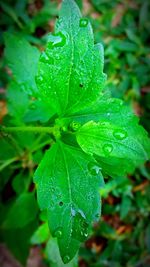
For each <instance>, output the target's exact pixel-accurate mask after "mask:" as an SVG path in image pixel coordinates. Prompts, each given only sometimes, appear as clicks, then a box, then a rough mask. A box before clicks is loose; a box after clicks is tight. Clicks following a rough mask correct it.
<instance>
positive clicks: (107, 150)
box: [103, 144, 113, 155]
mask: <svg viewBox="0 0 150 267" xmlns="http://www.w3.org/2000/svg"><path fill="white" fill-rule="evenodd" d="M103 151H104V153H105V154H106V155H109V154H110V153H111V152H112V151H113V146H112V145H111V144H105V145H104V146H103Z"/></svg>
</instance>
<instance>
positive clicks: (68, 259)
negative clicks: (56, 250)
mask: <svg viewBox="0 0 150 267" xmlns="http://www.w3.org/2000/svg"><path fill="white" fill-rule="evenodd" d="M69 261H70V257H69V256H68V255H66V256H64V257H63V262H64V263H68V262H69Z"/></svg>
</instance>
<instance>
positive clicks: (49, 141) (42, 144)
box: [31, 139, 54, 153]
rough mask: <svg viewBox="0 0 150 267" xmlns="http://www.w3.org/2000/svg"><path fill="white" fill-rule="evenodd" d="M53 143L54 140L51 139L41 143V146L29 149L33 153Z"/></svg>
mask: <svg viewBox="0 0 150 267" xmlns="http://www.w3.org/2000/svg"><path fill="white" fill-rule="evenodd" d="M53 143H54V140H53V139H50V140H47V141H45V142H43V143H41V144H39V145H37V146H35V147H33V148H32V149H31V153H33V152H35V151H36V150H39V149H41V148H42V147H43V146H46V145H52V144H53Z"/></svg>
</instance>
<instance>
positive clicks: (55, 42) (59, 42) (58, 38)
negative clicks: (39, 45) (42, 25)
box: [48, 32, 66, 48]
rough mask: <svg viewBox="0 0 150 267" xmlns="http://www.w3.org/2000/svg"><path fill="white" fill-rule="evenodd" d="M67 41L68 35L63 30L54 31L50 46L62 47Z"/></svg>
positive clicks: (50, 38) (49, 40)
mask: <svg viewBox="0 0 150 267" xmlns="http://www.w3.org/2000/svg"><path fill="white" fill-rule="evenodd" d="M65 43H66V36H65V35H64V34H63V33H62V32H58V33H54V34H51V35H50V36H49V39H48V48H55V47H62V46H64V45H65Z"/></svg>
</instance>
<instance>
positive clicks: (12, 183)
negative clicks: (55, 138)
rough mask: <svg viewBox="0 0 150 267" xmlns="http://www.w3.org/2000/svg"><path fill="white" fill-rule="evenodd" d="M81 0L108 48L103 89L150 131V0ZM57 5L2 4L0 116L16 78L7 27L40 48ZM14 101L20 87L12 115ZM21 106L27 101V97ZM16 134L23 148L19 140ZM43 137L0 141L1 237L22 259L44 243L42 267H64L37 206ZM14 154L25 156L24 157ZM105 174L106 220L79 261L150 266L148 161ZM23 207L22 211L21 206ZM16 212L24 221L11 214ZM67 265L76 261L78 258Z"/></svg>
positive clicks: (97, 36) (72, 266)
mask: <svg viewBox="0 0 150 267" xmlns="http://www.w3.org/2000/svg"><path fill="white" fill-rule="evenodd" d="M77 2H78V4H79V6H80V8H82V9H83V12H84V14H85V16H87V17H88V18H89V19H90V21H91V23H92V26H93V29H94V35H95V42H99V41H101V42H102V43H103V45H104V48H105V73H107V76H108V80H107V84H106V87H107V88H108V89H109V90H110V91H111V94H112V96H115V97H118V98H123V99H124V100H126V101H127V102H128V103H129V104H130V105H132V106H133V108H134V110H135V112H136V113H137V114H138V115H140V117H141V123H142V124H143V125H144V127H145V128H146V129H147V130H148V131H149V132H150V123H149V120H150V113H149V111H150V47H149V41H150V20H149V18H150V2H149V1H148V0H144V1H143V0H132V1H123V0H120V1H119V0H92V1H81V0H80V1H79V0H78V1H77ZM57 4H58V3H57V1H49V0H43V1H40V0H38V1H34V0H30V1H29V0H22V1H20V0H15V1H12V0H7V1H3V2H2V1H1V2H0V10H1V11H2V12H1V20H0V27H1V30H0V55H1V58H0V67H1V70H2V71H0V104H1V105H0V114H2V115H1V116H0V120H2V118H3V116H4V114H5V100H6V91H7V90H6V88H7V85H8V82H9V81H10V78H11V76H10V75H11V74H10V71H9V68H8V67H7V65H6V60H5V58H4V37H3V32H5V31H8V32H11V33H17V34H18V36H23V37H25V38H26V39H27V40H29V41H30V42H31V43H32V44H34V45H36V46H37V47H40V49H41V50H42V49H43V48H44V46H45V43H46V40H47V36H48V33H49V31H51V30H52V28H53V21H54V19H56V18H57V15H58V9H57V6H58V5H57ZM39 37H40V38H39ZM8 92H9V93H7V95H8V94H9V95H10V94H11V90H8ZM8 97H9V96H8ZM17 99H18V101H19V99H20V96H19V90H18V92H17V93H16V99H14V100H13V102H12V103H11V104H10V103H9V104H8V108H9V110H10V113H11V112H14V108H13V107H14V106H15V100H16V101H17ZM31 104H32V103H31ZM23 105H24V106H25V105H28V99H26V98H25V97H23ZM37 107H38V105H37ZM22 110H23V108H22V105H20V111H16V112H20V114H21V115H20V116H22V112H23V111H22ZM32 111H33V112H34V113H35V114H37V116H40V115H39V114H38V112H37V109H35V107H32V105H31V108H30V113H29V114H28V115H27V120H28V118H29V117H30V116H31V113H32ZM33 117H34V116H33ZM3 120H5V124H7V121H9V120H11V117H10V116H9V115H6V116H5V117H4V118H3ZM18 139H19V143H21V147H18V144H17V143H16V140H18ZM46 142H47V138H46V137H43V136H40V138H39V139H38V138H37V137H36V136H33V135H32V134H29V135H28V134H27V135H26V136H25V138H24V136H22V135H19V136H16V138H15V140H14V139H13V138H12V137H11V136H5V138H4V136H3V137H1V138H0V148H1V150H0V164H1V167H0V171H1V179H0V191H1V204H0V222H1V228H0V235H1V236H0V240H1V242H5V243H6V244H7V246H8V248H9V249H10V250H11V251H12V253H13V254H14V255H15V256H16V258H17V259H19V261H21V262H22V263H23V264H25V262H26V259H27V257H28V254H29V249H30V247H31V246H33V245H39V246H40V248H41V250H42V251H43V253H44V256H43V261H44V262H45V265H46V266H53V267H56V266H58V267H59V266H60V267H61V266H63V263H62V262H61V259H60V257H59V254H58V248H57V246H56V242H55V240H54V239H52V238H51V237H50V235H49V232H48V230H47V224H46V219H45V214H44V213H39V211H38V209H37V206H36V201H35V191H34V188H33V185H32V174H33V170H34V168H35V166H36V165H37V164H38V163H39V161H40V159H41V158H42V156H43V148H44V147H45V146H46ZM16 154H17V155H21V161H18V156H16ZM11 163H13V164H11ZM105 178H106V179H105V181H106V185H105V187H103V188H101V190H100V193H101V195H102V198H103V210H102V218H101V220H100V222H99V223H98V224H96V225H95V226H94V227H93V232H92V237H91V238H90V239H89V240H88V241H87V242H86V243H85V245H83V246H82V248H81V249H80V258H79V266H83V267H84V266H89V267H92V266H93V267H105V266H106V267H123V266H127V267H148V266H150V205H149V203H150V165H149V163H147V165H146V166H141V168H139V169H137V170H136V172H135V173H134V174H132V175H129V176H127V177H118V178H117V179H114V180H113V179H112V178H110V177H105ZM31 192H32V193H31ZM27 207H28V208H27ZM21 208H22V210H24V212H21V211H20V209H21ZM33 210H34V212H33ZM18 214H19V217H20V220H19V221H17V220H15V218H16V217H15V218H14V216H18ZM22 221H23V222H25V223H22ZM10 222H11V224H10ZM12 222H13V223H12ZM14 240H15V246H14ZM42 244H45V245H42ZM56 259H57V261H56ZM66 266H70V267H75V266H78V265H77V261H76V259H75V261H73V262H71V263H70V264H68V265H66Z"/></svg>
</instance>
